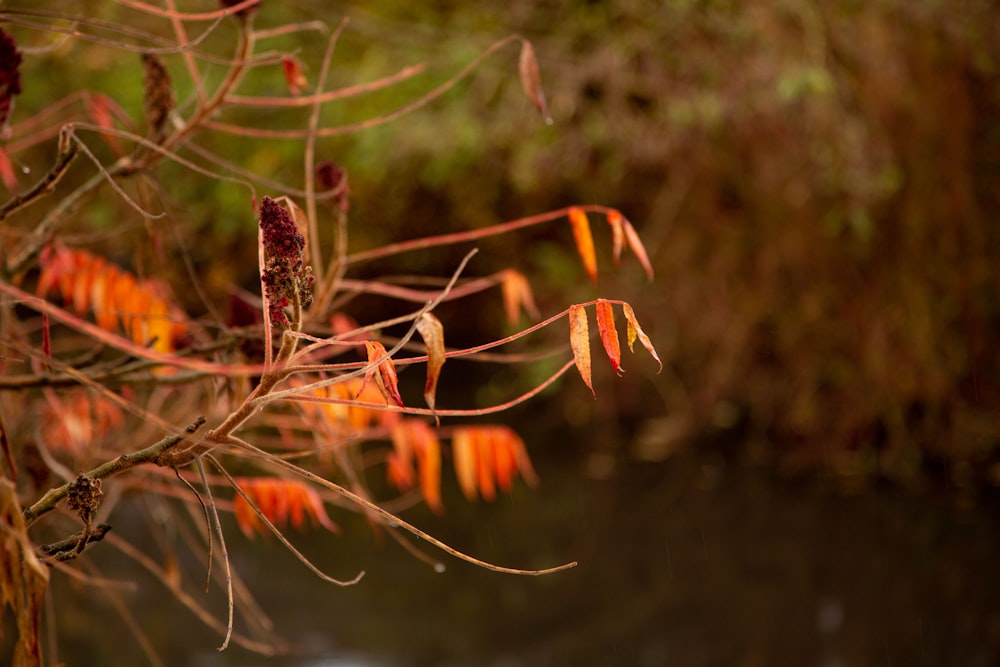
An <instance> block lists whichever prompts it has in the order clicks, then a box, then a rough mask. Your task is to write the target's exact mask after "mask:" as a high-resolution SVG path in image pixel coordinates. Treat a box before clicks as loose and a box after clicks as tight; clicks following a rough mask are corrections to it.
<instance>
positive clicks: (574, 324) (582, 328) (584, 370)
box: [569, 305, 597, 398]
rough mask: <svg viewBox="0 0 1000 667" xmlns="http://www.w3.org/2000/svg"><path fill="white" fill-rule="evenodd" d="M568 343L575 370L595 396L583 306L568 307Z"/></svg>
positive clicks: (588, 332)
mask: <svg viewBox="0 0 1000 667" xmlns="http://www.w3.org/2000/svg"><path fill="white" fill-rule="evenodd" d="M569 345H570V348H572V350H573V361H574V362H575V363H576V370H578V371H579V372H580V377H582V378H583V382H584V383H585V384H586V385H587V388H588V389H590V393H591V394H593V395H594V398H597V394H596V393H594V385H593V382H592V381H591V376H590V324H589V323H588V322H587V311H586V310H585V309H584V307H583V306H579V305H572V306H570V307H569Z"/></svg>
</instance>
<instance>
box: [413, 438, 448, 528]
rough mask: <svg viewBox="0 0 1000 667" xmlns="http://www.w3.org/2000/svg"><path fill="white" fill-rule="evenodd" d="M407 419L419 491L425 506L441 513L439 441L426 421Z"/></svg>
mask: <svg viewBox="0 0 1000 667" xmlns="http://www.w3.org/2000/svg"><path fill="white" fill-rule="evenodd" d="M408 421H409V423H410V429H411V431H412V433H413V436H412V439H413V451H414V453H415V454H416V457H417V470H418V472H419V474H420V493H421V494H422V495H423V497H424V501H425V502H426V503H427V506H428V507H430V508H431V510H432V511H433V512H434V513H435V514H441V513H442V512H443V511H444V506H443V505H442V504H441V443H440V442H438V439H437V436H436V435H434V431H433V430H432V429H431V427H430V426H429V425H428V424H427V423H426V422H424V421H420V420H417V419H411V420H408Z"/></svg>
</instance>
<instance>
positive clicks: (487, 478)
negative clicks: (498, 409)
mask: <svg viewBox="0 0 1000 667" xmlns="http://www.w3.org/2000/svg"><path fill="white" fill-rule="evenodd" d="M492 436H493V433H492V430H491V429H488V428H482V429H477V430H476V431H474V432H473V435H472V441H473V443H475V447H476V483H477V484H478V485H479V495H480V496H482V497H483V500H487V501H492V500H494V499H495V498H496V497H497V493H496V484H495V483H494V481H493V479H494V476H495V475H496V452H495V451H494V449H495V444H496V443H495V442H494V440H493V437H492Z"/></svg>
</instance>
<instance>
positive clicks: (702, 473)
mask: <svg viewBox="0 0 1000 667" xmlns="http://www.w3.org/2000/svg"><path fill="white" fill-rule="evenodd" d="M550 442H551V443H552V444H550V445H548V446H541V447H539V449H540V450H541V451H540V453H539V454H538V456H537V457H536V458H537V463H538V468H539V470H540V472H541V473H542V476H543V485H542V487H541V488H540V489H539V490H537V491H533V492H531V491H528V490H526V489H524V488H518V489H516V491H515V493H514V494H513V495H512V496H511V497H509V498H504V499H501V501H499V502H497V503H496V504H495V505H486V506H484V505H469V504H467V503H466V502H465V501H463V500H462V499H461V498H460V497H459V496H458V494H457V493H455V491H456V490H455V489H453V488H452V489H450V490H451V491H452V493H451V494H450V495H447V494H446V496H445V503H446V506H447V514H446V515H445V516H444V517H443V518H441V519H438V518H436V517H433V516H431V515H430V514H429V513H428V512H425V511H422V510H421V511H415V512H412V513H411V514H410V515H409V518H411V519H412V520H413V521H414V522H415V523H417V524H418V525H419V526H421V527H423V528H426V529H428V530H429V531H430V532H432V533H433V534H435V535H437V536H438V537H440V538H442V539H445V540H446V541H448V542H450V543H452V544H454V545H455V546H457V547H459V548H462V549H465V550H467V551H468V552H470V553H473V554H475V555H477V556H479V557H482V558H485V559H489V560H493V561H494V562H498V563H501V564H504V565H512V566H517V567H549V566H552V565H555V564H558V563H561V562H564V561H566V560H578V561H579V562H580V565H579V566H578V567H577V568H575V569H573V570H570V571H568V572H564V573H560V574H556V575H551V576H548V577H540V578H522V577H512V576H506V575H498V574H494V573H490V572H486V571H483V570H480V569H477V568H475V567H472V566H469V565H466V564H465V563H461V562H457V561H454V560H448V561H446V564H447V569H446V571H445V572H444V573H440V574H439V573H435V572H434V570H433V569H432V568H431V567H429V566H427V565H426V564H424V563H421V562H419V561H417V560H416V559H414V558H412V557H411V556H409V555H407V554H406V553H404V552H403V551H402V550H401V549H399V548H398V547H397V546H396V545H395V544H393V543H392V542H391V541H387V540H379V539H378V538H376V537H373V536H372V534H371V532H370V531H369V530H368V528H367V526H366V524H365V523H364V521H363V520H360V519H357V520H351V519H350V518H348V519H347V520H346V521H343V523H344V529H345V534H346V537H340V538H338V537H333V536H327V535H317V536H310V538H309V539H308V540H300V542H302V541H305V542H306V544H304V545H303V550H304V551H306V552H307V553H308V555H309V556H310V557H311V558H314V559H315V561H316V562H318V563H319V564H321V565H322V567H323V568H324V569H325V570H326V571H327V572H328V573H330V574H332V575H333V576H344V577H349V576H352V575H353V574H354V573H355V572H356V570H357V569H365V570H366V571H367V575H366V577H365V578H364V580H363V581H362V582H361V583H360V584H359V585H357V586H354V587H351V588H347V589H341V588H336V587H333V586H329V585H326V584H323V583H321V582H320V581H318V580H317V579H315V578H314V577H313V576H312V575H310V574H309V573H308V572H307V571H306V570H305V569H304V568H302V567H301V566H300V565H299V564H297V563H296V562H295V561H294V560H293V559H292V558H291V557H290V556H288V554H287V553H286V552H284V550H283V549H282V548H281V547H280V546H278V545H276V544H271V543H264V542H261V541H258V542H256V543H255V544H254V545H253V546H252V548H248V547H247V545H246V544H243V543H242V542H241V541H239V539H240V538H237V537H236V532H235V531H234V532H233V533H232V535H233V540H234V542H235V543H234V544H231V545H230V552H231V553H234V554H235V556H234V566H235V567H236V568H237V569H238V570H239V571H240V572H241V573H242V575H243V576H244V578H245V579H246V580H247V582H248V583H249V584H250V586H251V588H252V590H253V592H254V594H255V595H256V596H257V599H258V601H259V602H260V603H261V604H262V605H263V607H264V609H266V610H267V611H268V613H269V614H270V615H271V616H272V618H273V620H274V623H275V626H276V630H277V631H278V633H279V634H281V635H282V636H283V637H285V638H287V639H290V640H294V641H295V642H296V644H297V645H298V646H299V647H300V652H299V654H297V655H290V656H284V657H280V658H263V657H260V656H255V655H253V654H251V653H248V652H247V651H245V650H243V649H240V648H238V647H236V648H231V649H229V650H227V651H226V652H223V653H218V652H216V651H214V648H215V647H216V646H217V645H218V642H219V638H218V637H217V636H215V635H213V634H212V633H211V632H209V631H207V630H206V629H205V628H204V627H202V626H201V625H200V624H198V623H197V622H196V621H194V620H192V619H191V617H190V615H189V614H187V612H185V611H184V610H183V609H181V608H180V607H179V606H178V605H177V604H176V603H175V602H174V601H172V600H171V599H170V598H169V597H168V596H166V595H161V593H162V588H161V587H159V586H158V585H157V584H155V583H154V582H150V581H149V580H143V584H142V587H141V589H140V590H139V591H138V592H136V593H134V594H128V595H125V596H124V599H125V600H126V601H127V602H128V604H129V605H130V606H131V608H132V609H133V610H134V612H135V614H136V617H137V619H138V620H139V622H141V623H142V624H143V627H145V628H146V629H147V631H148V632H149V634H150V639H151V640H152V641H153V642H154V643H155V644H156V645H157V646H159V647H161V648H162V652H161V656H162V658H163V660H164V662H165V664H168V665H173V664H186V665H196V666H205V667H208V666H216V665H261V666H263V665H268V666H269V667H273V666H275V665H278V666H282V667H291V666H295V667H346V666H350V667H395V666H414V667H416V666H422V665H493V666H497V667H508V666H509V667H515V666H525V667H529V666H535V665H539V666H540V665H636V666H642V665H668V664H669V665H684V666H700V665H793V664H794V665H816V666H819V667H835V666H847V665H941V664H948V665H956V666H970V667H973V666H979V665H990V664H998V662H1000V586H998V582H997V575H996V574H995V573H996V571H997V568H996V563H997V562H1000V559H998V557H1000V537H998V534H997V531H996V530H995V527H994V525H993V524H994V521H993V517H995V516H997V513H996V512H997V510H998V509H1000V507H998V502H997V497H996V494H994V493H989V494H987V495H985V496H984V497H981V498H980V499H979V500H978V502H977V503H976V504H975V505H974V506H973V507H974V509H971V510H970V509H964V510H958V509H955V507H954V505H953V503H951V502H950V499H949V498H948V497H947V494H937V493H929V492H927V493H922V494H914V493H912V492H905V493H904V492H900V491H899V490H886V489H873V490H869V491H867V492H864V493H858V494H854V495H845V494H844V493H841V492H839V491H837V490H836V489H830V488H826V487H824V485H822V484H818V483H816V482H815V480H813V481H811V482H804V481H796V480H789V479H787V478H780V477H775V476H774V475H772V474H769V473H767V472H765V471H761V470H757V469H754V468H751V467H747V466H745V465H740V464H738V463H734V462H733V461H734V460H735V457H730V459H727V458H726V457H725V456H723V455H722V454H721V453H719V452H718V451H699V452H690V453H686V454H682V455H679V456H676V457H674V458H672V459H671V460H669V461H667V462H665V463H658V464H648V463H638V462H634V461H631V460H630V459H629V457H628V455H627V454H626V453H624V451H618V450H616V449H611V450H604V453H603V454H602V455H608V454H609V453H610V454H611V455H613V456H614V460H613V465H612V467H611V474H609V475H607V476H605V477H604V478H602V479H592V478H591V479H588V478H586V476H585V475H583V474H582V471H583V470H585V469H586V467H587V466H586V462H585V457H584V456H583V455H582V454H580V455H577V456H575V457H574V456H571V455H567V448H566V447H565V445H564V443H560V441H559V439H558V438H552V439H551V440H550ZM574 451H578V452H583V451H585V448H582V447H576V446H574ZM338 519H340V517H338ZM122 530H123V531H124V528H122ZM99 551H101V550H97V549H95V550H94V554H95V557H97V552H99ZM100 558H101V559H102V561H103V563H104V568H105V571H114V572H117V573H119V574H118V575H117V576H125V575H126V573H127V566H126V565H125V564H122V563H120V562H118V561H117V560H116V558H115V557H114V555H113V554H112V553H111V552H110V550H108V551H107V552H106V553H101V554H100ZM187 576H190V577H192V578H193V579H192V580H194V579H197V578H200V577H201V576H202V574H201V571H200V570H198V569H197V568H196V569H194V570H192V572H191V573H189V574H187ZM67 587H68V586H67V584H66V583H65V582H62V583H61V584H60V588H61V589H63V590H64V591H65V589H66V588H67ZM85 593H86V591H84V590H81V591H78V594H77V595H76V597H75V598H74V603H73V606H72V607H71V608H70V607H68V606H67V607H65V608H64V614H63V617H64V618H63V621H62V623H63V628H62V630H63V633H64V637H65V638H64V640H63V642H62V645H61V654H60V658H62V659H64V660H66V661H67V663H68V664H70V665H84V664H129V665H131V664H143V663H144V662H145V659H144V658H143V656H142V653H141V651H140V650H139V648H138V646H136V645H135V642H133V641H132V640H131V639H130V638H128V632H127V631H126V630H124V629H118V628H119V626H120V622H119V621H118V619H117V617H116V616H115V615H114V612H112V611H111V610H110V609H109V608H108V607H107V606H106V604H104V603H103V602H102V601H101V598H100V597H99V596H93V595H86V594H85ZM213 603H214V604H213V606H212V608H213V609H214V610H216V612H217V613H218V614H219V617H220V618H223V617H224V606H222V605H221V601H220V600H214V601H213ZM109 626H113V628H115V629H112V630H111V631H109Z"/></svg>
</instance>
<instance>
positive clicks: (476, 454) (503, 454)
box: [452, 425, 538, 500]
mask: <svg viewBox="0 0 1000 667" xmlns="http://www.w3.org/2000/svg"><path fill="white" fill-rule="evenodd" d="M452 456H453V458H454V462H455V474H456V476H457V477H458V482H459V486H461V488H462V492H463V493H464V494H465V497H466V498H468V499H469V500H473V499H475V497H476V492H477V490H478V492H479V495H481V496H482V498H483V499H484V500H493V499H495V498H496V491H497V489H498V488H499V489H500V491H503V492H504V493H507V492H509V491H510V489H511V487H512V485H513V481H514V477H515V476H516V475H517V473H518V472H520V473H521V476H522V477H523V478H524V480H525V482H527V483H528V484H529V485H530V486H536V485H537V484H538V476H537V475H536V474H535V470H534V468H533V467H532V465H531V460H530V459H529V458H528V453H527V451H526V450H525V447H524V441H522V440H521V438H520V437H519V436H518V435H517V433H515V432H514V431H513V430H512V429H510V428H509V427H507V426H493V425H487V426H465V427H461V428H457V429H455V432H454V435H453V436H452Z"/></svg>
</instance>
